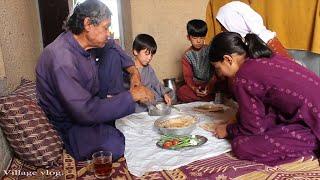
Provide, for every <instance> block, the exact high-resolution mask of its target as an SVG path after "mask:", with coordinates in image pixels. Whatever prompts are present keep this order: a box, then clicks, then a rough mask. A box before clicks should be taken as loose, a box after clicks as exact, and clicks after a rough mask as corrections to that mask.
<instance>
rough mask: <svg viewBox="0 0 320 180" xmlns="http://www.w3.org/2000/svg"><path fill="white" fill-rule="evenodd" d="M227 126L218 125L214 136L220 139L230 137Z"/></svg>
mask: <svg viewBox="0 0 320 180" xmlns="http://www.w3.org/2000/svg"><path fill="white" fill-rule="evenodd" d="M227 125H228V124H217V125H216V127H215V128H214V130H213V132H212V134H213V135H214V136H215V137H217V138H219V139H223V138H226V137H227V136H228V132H227Z"/></svg>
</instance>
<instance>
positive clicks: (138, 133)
mask: <svg viewBox="0 0 320 180" xmlns="http://www.w3.org/2000/svg"><path fill="white" fill-rule="evenodd" d="M202 104H204V102H193V103H188V104H181V105H176V107H178V108H179V109H180V110H181V111H182V112H180V113H188V114H192V115H194V116H196V117H198V120H199V122H198V124H197V127H196V129H195V130H194V131H193V132H192V134H194V135H202V136H205V137H206V138H208V142H207V143H205V144H203V145H202V146H200V147H197V148H193V149H188V150H180V151H175V150H166V149H161V148H159V147H157V146H156V142H157V141H158V140H159V139H160V136H161V135H160V134H159V133H158V131H157V130H156V129H155V128H154V126H153V123H154V121H155V120H156V119H157V118H159V116H149V115H148V114H147V113H146V112H143V113H135V114H131V115H129V116H126V117H124V118H121V119H119V120H117V121H116V127H117V128H118V129H119V130H120V131H121V132H122V133H123V134H124V136H125V137H126V140H125V143H126V147H125V153H124V156H125V158H126V161H127V165H128V169H129V171H130V173H131V174H133V175H135V176H142V175H143V174H144V173H146V172H150V171H161V170H173V169H175V168H178V167H181V166H184V165H187V164H189V163H191V162H193V161H196V160H201V159H206V158H209V157H214V156H217V155H220V154H223V153H225V152H228V151H230V149H231V147H230V144H229V142H228V141H227V140H224V139H217V138H215V137H214V136H212V134H211V133H210V132H207V131H205V130H203V129H202V128H200V127H199V125H200V124H201V123H206V122H212V121H226V120H228V119H229V118H230V117H231V116H234V113H235V111H234V110H233V109H232V108H227V111H226V112H225V113H212V114H210V116H209V115H204V114H203V113H200V112H196V111H193V110H192V108H193V107H195V106H199V105H202ZM176 113H179V112H178V111H177V110H174V109H173V111H172V112H171V114H176Z"/></svg>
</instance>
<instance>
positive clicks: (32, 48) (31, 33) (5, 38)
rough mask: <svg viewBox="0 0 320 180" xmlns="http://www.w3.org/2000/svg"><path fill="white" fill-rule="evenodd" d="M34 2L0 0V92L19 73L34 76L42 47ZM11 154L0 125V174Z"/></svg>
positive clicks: (14, 82)
mask: <svg viewBox="0 0 320 180" xmlns="http://www.w3.org/2000/svg"><path fill="white" fill-rule="evenodd" d="M37 4H38V2H37V0H0V24H1V33H0V95H5V94H7V93H8V92H10V91H12V90H13V89H14V88H15V87H16V86H17V85H18V84H19V83H20V79H21V78H22V77H23V78H27V79H31V80H33V79H34V77H35V73H34V68H35V65H36V62H37V59H38V56H39V55H40V52H41V50H42V42H41V39H42V38H41V32H40V21H39V16H38V12H39V11H38V8H37ZM11 157H12V153H11V152H10V148H9V146H8V144H7V141H6V140H5V138H4V136H3V133H2V131H1V129H0V177H1V176H2V175H3V174H4V171H3V170H4V169H6V168H7V166H8V164H9V162H10V159H11Z"/></svg>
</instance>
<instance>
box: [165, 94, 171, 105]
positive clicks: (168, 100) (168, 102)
mask: <svg viewBox="0 0 320 180" xmlns="http://www.w3.org/2000/svg"><path fill="white" fill-rule="evenodd" d="M163 98H164V101H165V102H166V104H167V105H168V106H170V105H171V104H172V99H171V98H170V96H169V95H168V94H164V95H163Z"/></svg>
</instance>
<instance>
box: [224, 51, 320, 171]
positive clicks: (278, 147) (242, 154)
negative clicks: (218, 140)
mask: <svg viewBox="0 0 320 180" xmlns="http://www.w3.org/2000/svg"><path fill="white" fill-rule="evenodd" d="M319 84H320V77H319V76H317V75H316V74H315V73H313V72H311V71H309V70H308V69H306V68H304V67H302V66H300V65H299V64H297V63H294V62H293V61H288V59H286V58H285V57H282V56H278V55H274V56H273V57H272V58H269V59H267V58H262V59H247V60H246V61H245V63H244V64H243V65H242V66H241V68H240V70H239V71H238V72H237V74H236V77H235V79H234V82H233V91H234V95H235V97H236V100H237V101H238V103H239V114H238V122H237V123H236V124H230V125H228V126H227V131H228V135H229V137H230V138H232V150H233V152H234V153H235V155H236V156H237V157H238V158H240V159H246V160H252V161H255V162H260V163H264V164H267V165H278V164H281V163H285V162H289V161H293V160H295V159H297V158H299V157H302V156H309V155H316V151H317V150H318V149H319V145H318V142H319V141H318V140H319V139H320V85H319Z"/></svg>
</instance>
